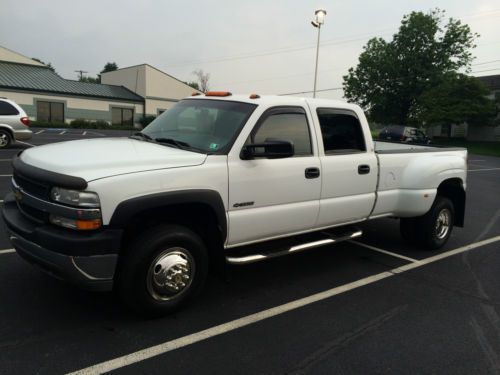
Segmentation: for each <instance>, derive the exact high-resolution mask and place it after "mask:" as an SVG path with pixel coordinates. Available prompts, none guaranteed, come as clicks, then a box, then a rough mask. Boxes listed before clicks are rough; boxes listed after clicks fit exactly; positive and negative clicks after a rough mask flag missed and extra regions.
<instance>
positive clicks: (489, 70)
mask: <svg viewBox="0 0 500 375" xmlns="http://www.w3.org/2000/svg"><path fill="white" fill-rule="evenodd" d="M495 70H500V68H495V69H486V70H476V71H475V72H471V73H483V72H493V71H495Z"/></svg>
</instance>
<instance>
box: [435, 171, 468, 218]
mask: <svg viewBox="0 0 500 375" xmlns="http://www.w3.org/2000/svg"><path fill="white" fill-rule="evenodd" d="M437 193H438V195H440V196H443V197H446V198H448V199H449V200H451V201H452V203H453V206H454V208H455V225H456V226H457V227H463V226H464V218H465V189H464V186H463V182H462V180H461V179H459V178H450V179H449V180H445V181H443V182H441V184H440V185H439V187H438V189H437Z"/></svg>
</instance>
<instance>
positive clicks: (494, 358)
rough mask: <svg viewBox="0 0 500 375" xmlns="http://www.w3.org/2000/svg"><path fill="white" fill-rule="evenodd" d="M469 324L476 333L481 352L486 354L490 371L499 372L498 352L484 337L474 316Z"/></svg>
mask: <svg viewBox="0 0 500 375" xmlns="http://www.w3.org/2000/svg"><path fill="white" fill-rule="evenodd" d="M470 325H471V327H472V330H473V331H474V333H475V334H476V338H477V341H478V342H479V345H480V346H481V349H482V350H483V353H484V354H485V355H486V358H487V359H488V362H489V364H490V366H491V371H492V373H494V374H500V360H499V358H498V354H497V353H496V351H495V349H494V348H493V347H492V346H491V344H490V342H489V341H488V339H487V338H486V335H485V334H484V331H483V329H482V328H481V326H480V325H479V323H478V322H477V320H476V319H475V318H472V319H471V321H470Z"/></svg>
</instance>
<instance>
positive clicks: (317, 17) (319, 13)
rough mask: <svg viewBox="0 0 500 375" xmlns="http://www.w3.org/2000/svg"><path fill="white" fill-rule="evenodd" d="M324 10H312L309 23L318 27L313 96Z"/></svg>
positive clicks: (314, 94)
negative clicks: (312, 15) (312, 17)
mask: <svg viewBox="0 0 500 375" xmlns="http://www.w3.org/2000/svg"><path fill="white" fill-rule="evenodd" d="M325 16H326V10H324V9H318V10H316V12H314V21H311V24H312V25H313V26H314V27H316V28H317V29H318V42H317V43H316V68H315V69H314V89H313V98H315V97H316V80H317V78H318V59H319V37H320V34H321V25H323V23H324V22H325Z"/></svg>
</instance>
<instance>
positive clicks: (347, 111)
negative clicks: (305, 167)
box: [315, 107, 368, 156]
mask: <svg viewBox="0 0 500 375" xmlns="http://www.w3.org/2000/svg"><path fill="white" fill-rule="evenodd" d="M321 110H326V111H330V112H331V113H333V114H338V115H347V116H352V117H354V118H355V119H356V120H357V121H358V124H359V129H360V131H361V136H362V140H363V147H364V150H352V151H346V150H338V151H335V150H330V151H327V150H325V142H324V139H323V133H322V131H321V121H320V117H319V113H318V111H321ZM315 112H316V117H317V119H318V125H319V127H320V136H321V142H322V144H323V152H324V154H325V156H332V155H350V154H364V153H367V152H368V148H367V146H366V139H365V135H364V132H363V127H362V126H361V121H360V119H359V117H358V115H357V113H356V112H354V111H352V110H350V109H344V108H331V107H317V108H316V111H315Z"/></svg>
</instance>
